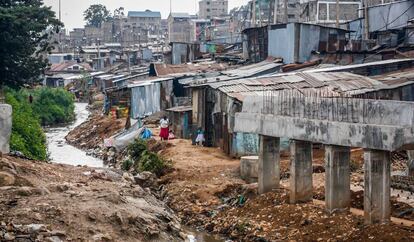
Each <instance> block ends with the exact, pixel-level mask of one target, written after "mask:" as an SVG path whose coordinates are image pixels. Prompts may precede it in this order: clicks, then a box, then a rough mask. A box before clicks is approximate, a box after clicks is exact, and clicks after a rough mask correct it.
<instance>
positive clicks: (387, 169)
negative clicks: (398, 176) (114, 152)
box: [364, 150, 391, 224]
mask: <svg viewBox="0 0 414 242" xmlns="http://www.w3.org/2000/svg"><path fill="white" fill-rule="evenodd" d="M364 160H365V162H364V188H365V190H364V217H365V223H366V224H373V223H387V222H389V221H390V217H391V207H390V193H391V187H390V178H391V159H390V152H387V151H378V150H366V151H365V153H364Z"/></svg>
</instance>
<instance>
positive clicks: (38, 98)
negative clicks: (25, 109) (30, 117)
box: [31, 87, 75, 125]
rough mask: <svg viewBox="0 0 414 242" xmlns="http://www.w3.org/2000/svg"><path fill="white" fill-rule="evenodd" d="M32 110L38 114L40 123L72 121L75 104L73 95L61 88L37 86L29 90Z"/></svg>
mask: <svg viewBox="0 0 414 242" xmlns="http://www.w3.org/2000/svg"><path fill="white" fill-rule="evenodd" d="M31 94H32V96H33V111H34V112H35V113H36V114H38V115H39V117H40V120H41V123H42V125H53V124H61V123H67V122H70V121H73V120H74V118H75V113H74V110H75V105H74V100H73V95H72V94H71V93H70V92H68V91H66V90H64V89H62V88H46V87H45V88H38V89H36V90H34V91H33V92H31Z"/></svg>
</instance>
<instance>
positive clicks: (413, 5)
mask: <svg viewBox="0 0 414 242" xmlns="http://www.w3.org/2000/svg"><path fill="white" fill-rule="evenodd" d="M412 7H414V3H413V4H411V6H409V7H408V8H407V9H406V10H405V11H404V12H403V13H402V14H400V15H399V16H398V17H396V18H395V19H394V20H392V21H391V22H390V23H386V24H385V26H383V27H381V28H379V29H377V30H375V31H372V32H377V31H380V30H381V29H383V28H387V27H388V26H389V25H390V24H392V23H394V22H395V21H397V20H398V19H399V18H401V17H402V16H403V15H404V14H406V13H407V12H408V10H410V9H411V8H412ZM390 9H391V8H390ZM389 11H390V10H389Z"/></svg>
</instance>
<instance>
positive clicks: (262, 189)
mask: <svg viewBox="0 0 414 242" xmlns="http://www.w3.org/2000/svg"><path fill="white" fill-rule="evenodd" d="M279 150H280V138H276V137H269V136H264V135H260V149H259V174H258V183H259V194H263V193H266V192H270V191H271V190H272V189H275V188H279V183H280V170H279V169H280V168H279V165H280V154H279Z"/></svg>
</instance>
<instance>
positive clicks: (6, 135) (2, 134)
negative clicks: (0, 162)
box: [0, 104, 12, 154]
mask: <svg viewBox="0 0 414 242" xmlns="http://www.w3.org/2000/svg"><path fill="white" fill-rule="evenodd" d="M11 129H12V107H11V106H10V105H8V104H0V152H1V153H4V154H7V153H9V152H10V135H11Z"/></svg>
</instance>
